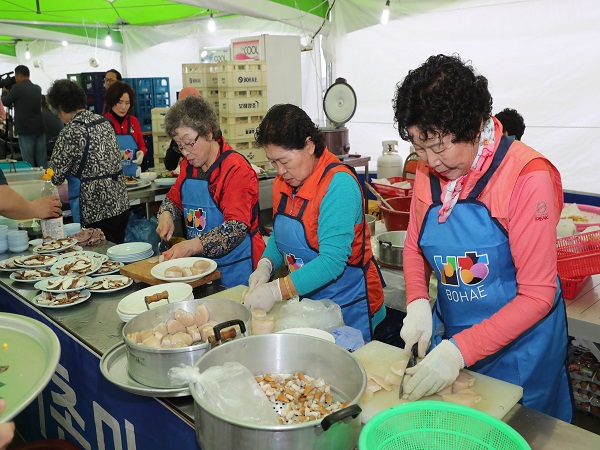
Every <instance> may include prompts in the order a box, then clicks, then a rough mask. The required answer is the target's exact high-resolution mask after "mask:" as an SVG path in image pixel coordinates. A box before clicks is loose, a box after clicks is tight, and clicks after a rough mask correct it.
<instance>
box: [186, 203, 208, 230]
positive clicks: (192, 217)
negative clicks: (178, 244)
mask: <svg viewBox="0 0 600 450" xmlns="http://www.w3.org/2000/svg"><path fill="white" fill-rule="evenodd" d="M184 214H185V226H186V227H187V228H193V229H194V230H198V231H202V230H204V228H205V227H206V212H205V211H204V210H203V209H202V208H198V209H187V208H185V209H184Z"/></svg>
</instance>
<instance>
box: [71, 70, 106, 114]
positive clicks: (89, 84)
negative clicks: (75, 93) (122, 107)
mask: <svg viewBox="0 0 600 450" xmlns="http://www.w3.org/2000/svg"><path fill="white" fill-rule="evenodd" d="M104 75H105V72H84V73H82V74H81V75H80V78H79V82H80V83H81V87H82V88H83V91H84V92H85V96H86V98H87V109H88V110H90V111H92V112H94V113H96V114H102V112H103V111H102V109H103V107H104ZM68 77H69V79H71V80H73V81H75V82H77V81H78V80H77V75H75V74H71V75H69V76H68Z"/></svg>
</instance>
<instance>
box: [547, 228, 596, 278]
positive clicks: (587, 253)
mask: <svg viewBox="0 0 600 450" xmlns="http://www.w3.org/2000/svg"><path fill="white" fill-rule="evenodd" d="M556 253H557V262H556V266H557V269H558V274H559V275H560V277H561V278H564V279H567V278H583V277H586V276H588V275H594V274H596V273H600V231H591V232H589V233H581V234H576V235H574V236H567V237H564V238H560V239H557V240H556Z"/></svg>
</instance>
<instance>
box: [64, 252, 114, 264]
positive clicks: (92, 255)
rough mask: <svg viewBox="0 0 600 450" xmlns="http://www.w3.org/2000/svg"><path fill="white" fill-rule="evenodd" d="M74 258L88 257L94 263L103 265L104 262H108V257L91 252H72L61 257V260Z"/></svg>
mask: <svg viewBox="0 0 600 450" xmlns="http://www.w3.org/2000/svg"><path fill="white" fill-rule="evenodd" d="M73 256H87V257H88V258H91V259H92V260H94V261H100V262H101V263H103V262H104V261H108V256H106V255H103V254H101V253H97V252H90V251H88V250H75V251H72V252H65V253H63V254H61V255H60V258H61V259H62V258H71V257H73Z"/></svg>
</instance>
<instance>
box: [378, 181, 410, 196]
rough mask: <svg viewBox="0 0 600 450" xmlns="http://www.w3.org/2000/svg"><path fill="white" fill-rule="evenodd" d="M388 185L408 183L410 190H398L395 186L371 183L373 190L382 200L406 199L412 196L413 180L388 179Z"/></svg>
mask: <svg viewBox="0 0 600 450" xmlns="http://www.w3.org/2000/svg"><path fill="white" fill-rule="evenodd" d="M387 180H388V181H389V182H390V184H394V183H400V182H402V181H408V182H409V183H410V186H411V187H410V188H400V187H397V186H390V185H388V184H380V183H378V182H377V181H374V180H373V181H372V184H373V189H375V190H376V191H377V192H378V193H379V194H380V195H381V196H382V197H383V198H385V199H387V198H391V197H408V196H410V195H412V191H413V188H412V187H413V186H414V183H415V180H414V179H413V178H403V177H390V178H388V179H387Z"/></svg>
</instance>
